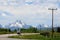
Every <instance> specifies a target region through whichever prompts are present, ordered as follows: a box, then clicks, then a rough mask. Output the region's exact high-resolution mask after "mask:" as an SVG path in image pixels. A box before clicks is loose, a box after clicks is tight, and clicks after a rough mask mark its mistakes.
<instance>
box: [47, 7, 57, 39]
mask: <svg viewBox="0 0 60 40" xmlns="http://www.w3.org/2000/svg"><path fill="white" fill-rule="evenodd" d="M48 10H52V38H53V34H54V28H53V26H54V14H53V13H54V10H57V8H56V9H54V8H48Z"/></svg>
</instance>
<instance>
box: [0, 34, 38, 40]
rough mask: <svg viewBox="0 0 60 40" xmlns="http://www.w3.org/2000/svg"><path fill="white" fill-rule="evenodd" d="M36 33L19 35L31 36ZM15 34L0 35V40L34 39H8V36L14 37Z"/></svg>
mask: <svg viewBox="0 0 60 40" xmlns="http://www.w3.org/2000/svg"><path fill="white" fill-rule="evenodd" d="M32 34H38V33H22V34H21V35H32ZM15 35H17V34H4V35H0V40H34V39H15V38H8V36H15Z"/></svg>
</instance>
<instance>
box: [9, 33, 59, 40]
mask: <svg viewBox="0 0 60 40" xmlns="http://www.w3.org/2000/svg"><path fill="white" fill-rule="evenodd" d="M9 38H19V39H37V40H60V33H54V37H53V38H51V37H45V36H42V35H39V34H36V35H20V36H19V35H16V36H10V37H9Z"/></svg>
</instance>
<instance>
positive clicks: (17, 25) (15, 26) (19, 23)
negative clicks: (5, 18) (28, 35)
mask: <svg viewBox="0 0 60 40" xmlns="http://www.w3.org/2000/svg"><path fill="white" fill-rule="evenodd" d="M29 27H30V25H27V24H25V23H24V22H22V21H21V20H17V21H16V22H14V23H10V24H8V25H6V26H5V28H9V29H11V30H14V29H18V28H25V29H27V28H29Z"/></svg>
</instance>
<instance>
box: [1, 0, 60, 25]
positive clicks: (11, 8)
mask: <svg viewBox="0 0 60 40" xmlns="http://www.w3.org/2000/svg"><path fill="white" fill-rule="evenodd" d="M4 1H5V0H4ZM11 1H12V0H9V2H11ZM13 1H14V2H12V3H10V5H8V6H4V5H6V4H4V5H3V6H0V10H3V11H6V12H8V13H9V12H10V13H12V14H13V15H14V16H13V18H14V19H15V20H16V19H17V18H18V19H22V20H23V21H25V22H26V23H29V24H35V23H37V24H39V23H42V24H43V23H46V24H51V11H50V10H48V8H59V5H58V4H59V3H57V2H58V1H59V0H33V1H32V0H19V1H18V3H19V4H18V3H16V0H13ZM20 1H21V2H20ZM4 3H6V2H4ZM26 4H28V5H26ZM17 5H19V6H17ZM59 11H60V8H59V9H58V10H57V11H54V15H55V16H56V15H57V17H56V18H58V19H59V17H60V14H59V13H60V12H59ZM6 12H5V13H6ZM10 13H9V14H8V15H10ZM3 15H5V14H3ZM58 15H59V17H58ZM56 18H55V20H56ZM58 19H57V20H58ZM11 20H12V19H11ZM26 20H27V21H26ZM49 21H50V22H49Z"/></svg>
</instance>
